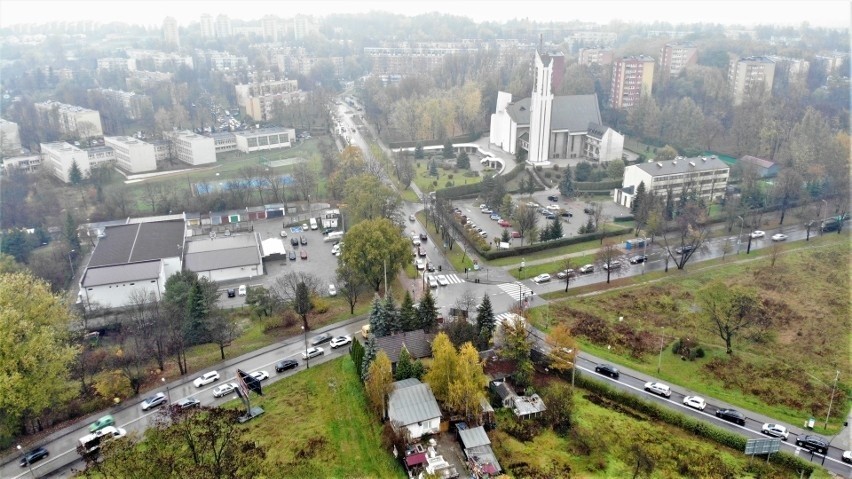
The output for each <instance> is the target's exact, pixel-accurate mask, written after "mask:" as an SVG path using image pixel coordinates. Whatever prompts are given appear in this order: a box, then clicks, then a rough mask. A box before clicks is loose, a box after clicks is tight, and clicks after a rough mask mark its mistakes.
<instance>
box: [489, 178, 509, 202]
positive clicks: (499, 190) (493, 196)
mask: <svg viewBox="0 0 852 479" xmlns="http://www.w3.org/2000/svg"><path fill="white" fill-rule="evenodd" d="M504 196H506V181H505V180H504V179H503V177H502V176H498V177H497V178H494V188H493V189H492V190H491V192H490V193H489V194H488V196H487V199H488V201H487V202H488V205H489V206H491V207H492V208H499V207H500V205H501V204H503V197H504Z"/></svg>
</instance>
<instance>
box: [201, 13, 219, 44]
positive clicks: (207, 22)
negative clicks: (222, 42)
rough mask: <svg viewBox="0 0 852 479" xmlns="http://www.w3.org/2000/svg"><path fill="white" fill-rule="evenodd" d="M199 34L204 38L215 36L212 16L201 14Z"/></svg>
mask: <svg viewBox="0 0 852 479" xmlns="http://www.w3.org/2000/svg"><path fill="white" fill-rule="evenodd" d="M201 36H202V37H204V38H213V37H214V36H216V29H215V27H214V25H213V17H211V16H210V15H208V14H206V13H205V14H204V15H201Z"/></svg>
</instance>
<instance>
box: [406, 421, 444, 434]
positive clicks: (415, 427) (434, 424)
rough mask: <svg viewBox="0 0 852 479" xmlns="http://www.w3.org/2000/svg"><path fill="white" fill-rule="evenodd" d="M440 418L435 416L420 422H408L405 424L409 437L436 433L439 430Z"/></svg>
mask: <svg viewBox="0 0 852 479" xmlns="http://www.w3.org/2000/svg"><path fill="white" fill-rule="evenodd" d="M440 426H441V418H439V417H436V418H434V419H430V420H428V421H423V422H422V423H420V424H409V425H407V426H405V428H406V429H408V433H409V434H410V435H411V439H419V438H421V437H422V436H425V435H427V434H437V433H438V432H439V430H440Z"/></svg>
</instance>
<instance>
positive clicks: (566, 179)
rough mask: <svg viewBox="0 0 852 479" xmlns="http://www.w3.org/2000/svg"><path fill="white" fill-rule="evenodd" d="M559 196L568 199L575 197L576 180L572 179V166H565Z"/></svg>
mask: <svg viewBox="0 0 852 479" xmlns="http://www.w3.org/2000/svg"><path fill="white" fill-rule="evenodd" d="M559 194H561V195H562V196H564V197H566V198H570V197H572V196H573V195H574V180H573V179H572V178H571V165H566V166H565V171H564V172H563V173H562V179H561V180H560V181H559Z"/></svg>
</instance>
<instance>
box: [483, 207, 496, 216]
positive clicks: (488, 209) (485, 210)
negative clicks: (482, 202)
mask: <svg viewBox="0 0 852 479" xmlns="http://www.w3.org/2000/svg"><path fill="white" fill-rule="evenodd" d="M480 211H482V212H483V213H485V214H486V215H490V214H491V213H494V211H493V210H492V209H491V208H482V209H481V210H480Z"/></svg>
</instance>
